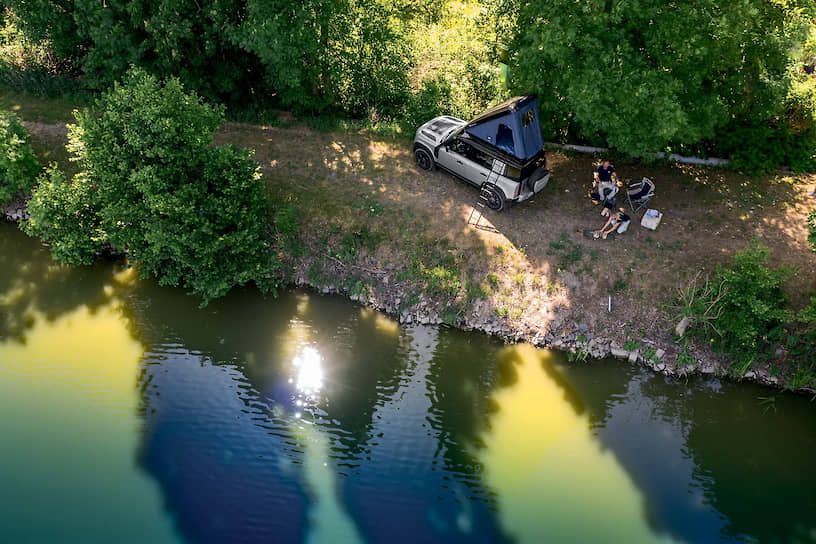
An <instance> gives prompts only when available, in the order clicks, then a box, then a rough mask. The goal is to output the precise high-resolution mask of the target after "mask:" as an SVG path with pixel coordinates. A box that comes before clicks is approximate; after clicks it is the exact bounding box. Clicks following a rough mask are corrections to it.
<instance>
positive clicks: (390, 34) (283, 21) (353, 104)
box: [232, 0, 409, 114]
mask: <svg viewBox="0 0 816 544" xmlns="http://www.w3.org/2000/svg"><path fill="white" fill-rule="evenodd" d="M393 12H394V9H393V8H392V7H391V6H390V4H389V3H388V2H385V1H381V0H328V1H325V0H306V1H304V2H293V1H291V0H271V1H267V0H248V1H247V7H246V17H245V19H244V20H243V21H242V23H241V24H240V26H237V27H235V28H234V29H232V38H233V39H234V40H235V41H236V43H238V44H240V45H241V47H243V48H244V49H245V50H247V51H251V52H253V53H254V54H256V55H257V56H258V58H259V59H260V61H261V62H262V63H263V66H264V68H265V71H266V82H267V84H268V86H269V87H270V89H271V90H273V91H274V92H275V93H276V94H277V96H278V97H279V99H280V100H281V102H282V103H283V105H284V107H287V108H292V109H294V110H297V111H308V112H321V111H326V110H331V109H334V110H340V111H344V112H346V113H352V114H365V113H368V111H367V110H369V109H371V108H376V109H379V110H381V111H385V112H387V113H393V111H395V109H396V108H395V107H394V106H397V107H398V106H400V105H401V104H402V103H403V102H404V101H405V99H406V93H407V89H408V69H409V62H408V50H407V43H406V40H405V37H404V36H403V35H402V32H403V29H402V26H401V24H400V20H399V18H398V17H396V16H395V14H394V13H393Z"/></svg>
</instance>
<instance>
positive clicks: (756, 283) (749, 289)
mask: <svg viewBox="0 0 816 544" xmlns="http://www.w3.org/2000/svg"><path fill="white" fill-rule="evenodd" d="M769 256H770V251H769V250H768V248H766V247H764V246H762V245H759V244H753V245H751V246H749V247H748V248H747V249H745V250H744V251H741V252H738V253H737V254H736V255H734V260H733V264H732V265H731V267H721V268H719V270H718V271H717V273H716V275H715V276H714V278H713V279H712V280H711V281H710V282H708V283H707V284H706V287H701V288H699V289H697V290H696V293H695V296H692V297H689V299H687V305H686V309H685V311H686V313H687V315H689V317H691V318H692V319H693V321H694V323H695V325H697V326H696V327H695V330H696V332H697V334H698V335H699V336H701V337H703V338H704V339H705V340H707V341H708V342H709V343H710V345H711V347H712V348H713V349H715V350H717V351H720V352H724V353H729V354H731V355H733V356H734V357H735V361H734V363H735V364H736V365H738V366H740V367H748V366H750V365H751V364H753V363H754V362H755V361H757V360H759V359H760V358H761V357H762V356H763V355H764V353H765V352H766V351H767V350H768V348H769V347H770V346H771V345H772V344H773V343H775V342H779V341H780V340H781V339H782V338H783V335H784V327H785V324H786V323H788V322H789V321H790V320H791V319H792V317H793V316H792V314H791V312H790V311H789V310H788V309H787V298H786V296H785V293H784V291H783V290H782V283H783V282H784V280H785V278H786V277H787V276H788V270H787V269H775V268H769V267H768V257H769ZM712 284H713V285H714V286H715V287H713V288H712V287H711V285H712Z"/></svg>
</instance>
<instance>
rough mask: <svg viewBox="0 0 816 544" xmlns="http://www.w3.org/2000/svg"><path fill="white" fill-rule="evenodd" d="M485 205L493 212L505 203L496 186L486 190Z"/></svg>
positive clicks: (500, 208)
mask: <svg viewBox="0 0 816 544" xmlns="http://www.w3.org/2000/svg"><path fill="white" fill-rule="evenodd" d="M486 196H487V207H488V208H490V209H491V210H493V211H494V212H500V211H502V210H503V209H504V206H505V204H506V201H505V198H504V195H503V194H502V192H501V191H500V190H499V189H498V188H497V187H490V188H489V189H488V190H487V195H486Z"/></svg>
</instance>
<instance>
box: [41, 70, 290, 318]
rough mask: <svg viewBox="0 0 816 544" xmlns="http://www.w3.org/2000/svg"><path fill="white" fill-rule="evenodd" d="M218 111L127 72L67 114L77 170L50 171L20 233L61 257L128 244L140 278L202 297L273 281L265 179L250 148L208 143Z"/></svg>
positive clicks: (175, 86)
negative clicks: (90, 104)
mask: <svg viewBox="0 0 816 544" xmlns="http://www.w3.org/2000/svg"><path fill="white" fill-rule="evenodd" d="M222 119H223V110H222V108H220V107H213V106H210V105H208V104H206V103H205V102H203V101H202V100H201V99H200V98H199V97H197V96H196V95H195V94H188V93H185V92H184V89H183V88H182V85H181V84H180V83H179V81H178V80H176V79H169V80H168V81H167V82H166V83H165V84H161V83H160V82H159V81H158V80H157V79H156V78H155V77H153V76H150V75H148V74H147V73H146V72H144V71H143V70H141V69H133V70H131V71H130V72H129V73H128V75H127V76H126V77H125V78H124V81H123V82H122V83H121V84H119V83H117V84H116V85H115V86H114V87H113V88H112V89H111V90H110V91H108V92H106V93H104V94H103V95H102V96H101V97H100V98H99V99H98V100H97V101H96V103H95V105H94V108H93V109H92V110H84V111H81V112H77V113H76V120H77V124H76V125H72V126H71V127H70V129H69V135H68V141H69V143H68V146H67V147H68V150H69V151H70V152H71V153H72V155H73V160H75V161H76V162H77V164H78V170H79V171H78V173H77V174H76V175H75V176H74V177H73V179H71V180H67V179H66V178H65V176H64V175H63V174H62V173H61V172H59V171H58V170H57V169H55V168H51V169H50V170H49V171H48V173H47V174H46V175H45V176H44V177H43V179H42V185H41V187H39V188H38V189H37V190H36V191H35V192H34V195H33V198H32V201H31V204H30V205H29V211H30V212H31V214H32V218H31V220H30V221H29V222H28V224H27V225H26V226H25V230H26V231H27V232H28V233H29V234H32V235H37V236H40V237H42V238H43V239H44V240H45V241H47V242H48V243H49V244H51V247H52V251H53V253H54V256H55V257H56V258H57V259H59V260H62V261H65V262H69V263H74V264H87V263H89V262H91V261H92V260H93V258H94V255H95V254H96V253H97V252H99V251H102V250H104V249H105V248H108V247H110V248H112V249H113V250H115V251H118V252H126V253H127V254H128V255H129V258H130V260H131V261H132V262H134V263H138V264H139V266H140V268H141V272H142V275H154V276H155V277H157V278H158V279H159V282H160V283H161V284H162V285H184V286H186V287H188V288H189V289H191V290H192V292H193V293H195V294H196V295H198V296H200V297H201V298H203V299H204V303H206V302H207V301H209V300H210V299H212V298H215V297H219V296H221V295H223V294H225V293H226V292H227V291H229V289H230V288H231V287H233V286H235V285H242V284H245V283H248V282H252V281H254V282H255V283H256V284H258V285H259V286H260V287H261V288H262V289H264V290H268V289H271V288H274V287H275V285H276V279H275V276H274V274H273V273H274V271H275V270H276V269H277V267H278V260H277V257H276V256H275V255H274V254H273V251H272V246H271V242H270V239H269V236H268V235H267V229H268V220H267V201H266V196H265V190H264V186H263V184H262V183H261V182H260V175H259V174H258V171H257V165H256V163H255V160H254V157H253V152H252V151H251V150H247V149H241V148H237V147H233V146H220V147H213V146H212V145H211V144H212V136H213V132H214V131H215V129H216V128H217V127H218V126H219V124H220V123H221V122H222Z"/></svg>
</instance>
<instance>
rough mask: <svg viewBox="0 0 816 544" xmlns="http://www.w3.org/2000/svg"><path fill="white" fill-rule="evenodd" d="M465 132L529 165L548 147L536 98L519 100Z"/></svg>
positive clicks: (470, 125) (474, 122)
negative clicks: (530, 160) (528, 162)
mask: <svg viewBox="0 0 816 544" xmlns="http://www.w3.org/2000/svg"><path fill="white" fill-rule="evenodd" d="M465 131H466V132H467V133H468V134H469V135H470V136H471V137H473V138H478V139H479V140H482V141H484V142H487V143H488V144H490V145H493V146H495V147H497V148H499V149H501V150H502V151H504V152H506V153H509V154H510V155H512V156H514V157H515V158H517V159H519V160H521V161H526V160H527V159H530V158H531V157H533V156H534V155H535V154H536V153H538V152H539V150H540V149H541V146H542V145H543V144H544V141H543V139H542V138H541V126H540V125H539V122H538V103H537V102H536V98H535V96H534V95H527V96H517V97H515V98H511V99H510V100H508V101H506V102H503V103H501V104H499V105H498V106H496V107H494V108H491V109H489V110H488V111H486V112H484V113H483V114H481V115H480V116H478V117H476V118H475V119H473V120H472V121H470V122H469V123H468V124H467V125H466V127H465Z"/></svg>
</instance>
